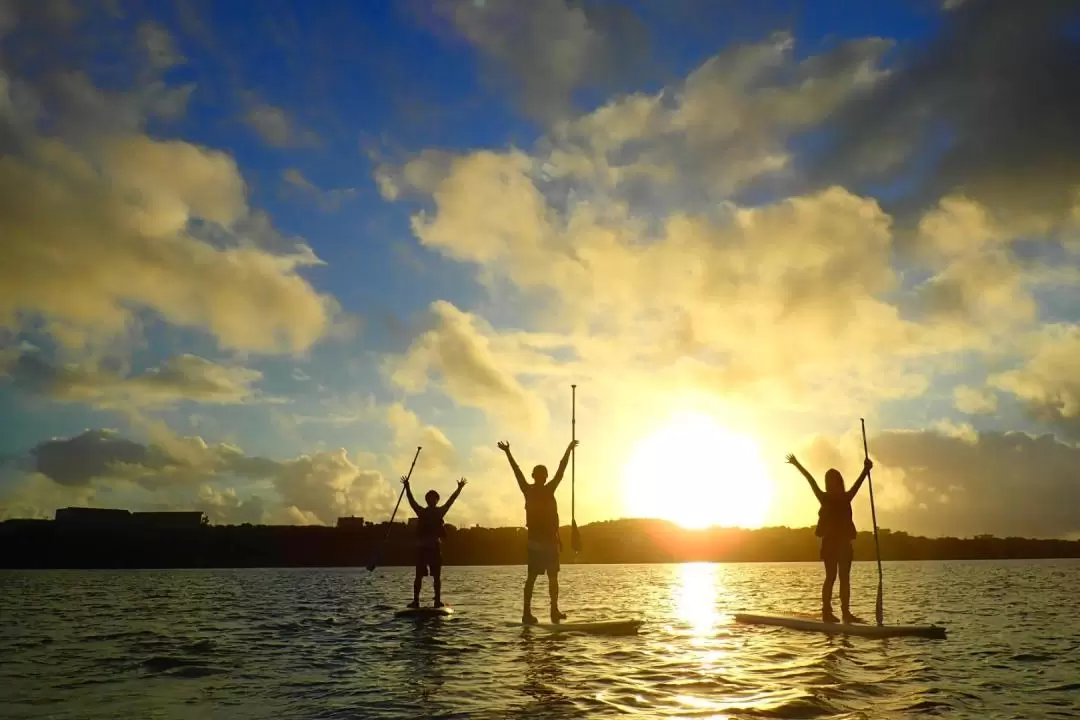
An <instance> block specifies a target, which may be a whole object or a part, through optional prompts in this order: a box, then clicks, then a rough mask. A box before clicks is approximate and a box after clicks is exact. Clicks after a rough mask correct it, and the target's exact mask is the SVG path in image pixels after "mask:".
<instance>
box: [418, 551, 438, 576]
mask: <svg viewBox="0 0 1080 720" xmlns="http://www.w3.org/2000/svg"><path fill="white" fill-rule="evenodd" d="M441 572H442V548H441V547H439V546H438V545H434V546H430V545H428V546H424V545H421V546H420V547H418V548H417V549H416V575H417V577H427V576H428V575H432V576H434V575H435V574H436V573H441Z"/></svg>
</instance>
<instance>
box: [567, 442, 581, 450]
mask: <svg viewBox="0 0 1080 720" xmlns="http://www.w3.org/2000/svg"><path fill="white" fill-rule="evenodd" d="M580 444H581V441H580V440H571V441H570V444H569V445H567V446H566V449H567V450H572V449H574V448H576V447H577V446H578V445H580Z"/></svg>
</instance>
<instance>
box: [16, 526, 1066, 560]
mask: <svg viewBox="0 0 1080 720" xmlns="http://www.w3.org/2000/svg"><path fill="white" fill-rule="evenodd" d="M580 530H581V537H582V545H583V551H582V553H581V554H580V556H578V557H577V559H576V560H577V562H580V563H671V562H699V561H711V562H816V561H817V559H818V543H817V538H815V537H814V531H813V528H787V527H772V528H761V529H758V530H743V529H738V528H710V529H706V530H686V529H684V528H681V527H679V526H677V525H673V524H671V523H668V522H664V521H659V520H632V519H628V520H613V521H608V522H599V523H593V524H590V525H585V526H582V527H581V528H580ZM386 533H387V525H386V524H385V523H384V524H381V525H364V526H361V527H351V528H347V529H346V528H332V527H323V526H294V525H210V526H200V527H191V528H170V527H141V526H135V525H133V526H122V527H74V526H65V525H64V524H63V523H58V522H55V521H52V520H36V521H30V520H17V521H10V520H9V521H7V522H4V523H0V567H3V568H220V567H230V568H235V567H347V566H364V565H367V564H369V563H371V562H378V564H380V565H411V564H412V561H413V560H412V558H413V555H412V537H413V535H412V532H411V531H410V530H409V529H408V528H407V527H406V526H405V525H404V524H402V523H395V524H394V525H393V526H391V527H390V541H389V543H387V544H386V546H385V548H384V547H383V539H384V537H386ZM562 534H563V546H564V548H565V551H564V555H563V560H564V562H567V563H568V562H572V561H573V560H574V558H573V555H572V552H571V551H570V532H569V528H563V531H562ZM880 541H881V554H882V559H884V560H969V559H998V558H1078V557H1080V541H1076V540H1041V539H1030V538H1017V537H1009V538H997V537H992V536H989V535H980V536H977V537H974V538H954V537H943V538H926V537H918V536H913V535H908V534H907V533H904V532H892V531H889V530H882V531H880ZM443 557H444V560H445V562H446V564H448V565H518V564H523V563H524V561H525V531H524V529H522V528H508V527H507V528H482V527H474V528H467V529H456V528H453V527H450V528H449V529H448V532H447V537H446V540H445V542H444V549H443ZM855 557H856V560H872V559H873V558H874V557H875V555H874V536H873V533H870V532H862V533H859V536H858V538H857V539H856V541H855Z"/></svg>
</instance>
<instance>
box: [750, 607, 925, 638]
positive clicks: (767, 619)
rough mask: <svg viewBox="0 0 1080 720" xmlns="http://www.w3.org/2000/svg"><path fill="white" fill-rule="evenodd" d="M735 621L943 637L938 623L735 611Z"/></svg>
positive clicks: (864, 633)
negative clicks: (854, 621) (865, 621)
mask: <svg viewBox="0 0 1080 720" xmlns="http://www.w3.org/2000/svg"><path fill="white" fill-rule="evenodd" d="M735 622H737V623H744V624H747V625H776V626H778V627H786V628H791V629H792V630H806V631H809V632H822V633H828V634H830V635H861V636H863V637H878V638H884V637H926V638H937V639H941V640H944V639H945V628H943V627H941V626H940V625H870V624H866V625H863V624H845V623H827V622H823V621H821V620H811V619H809V618H801V617H789V616H782V615H751V614H748V613H736V614H735Z"/></svg>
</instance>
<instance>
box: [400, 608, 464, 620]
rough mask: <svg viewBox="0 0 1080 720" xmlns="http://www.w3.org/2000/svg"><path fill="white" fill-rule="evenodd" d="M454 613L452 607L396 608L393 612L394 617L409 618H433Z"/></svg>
mask: <svg viewBox="0 0 1080 720" xmlns="http://www.w3.org/2000/svg"><path fill="white" fill-rule="evenodd" d="M453 614H454V609H453V608H451V607H446V606H443V607H440V608H437V607H420V608H405V609H404V610H398V611H397V612H395V613H394V617H399V618H400V617H411V618H427V617H431V618H435V617H450V616H451V615H453Z"/></svg>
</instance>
